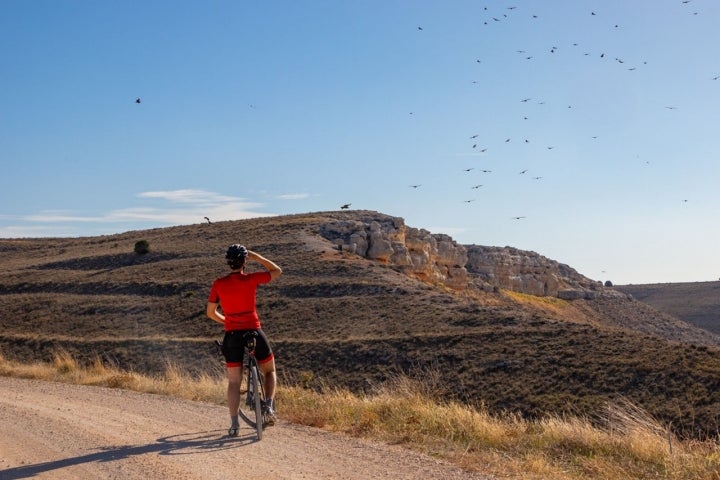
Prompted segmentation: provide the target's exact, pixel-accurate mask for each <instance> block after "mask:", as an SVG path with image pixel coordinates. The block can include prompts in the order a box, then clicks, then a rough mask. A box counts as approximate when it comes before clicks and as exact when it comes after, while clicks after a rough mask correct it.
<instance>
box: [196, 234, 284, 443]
mask: <svg viewBox="0 0 720 480" xmlns="http://www.w3.org/2000/svg"><path fill="white" fill-rule="evenodd" d="M225 259H226V260H227V263H228V266H229V267H230V269H231V270H232V271H231V272H230V273H229V274H228V275H225V276H223V277H220V278H217V279H216V280H215V281H214V282H213V284H212V288H211V289H210V295H209V297H208V304H207V311H206V313H207V316H208V317H209V318H210V319H211V320H214V321H216V322H218V323H221V324H223V325H224V327H225V337H224V339H223V355H224V357H225V362H226V369H227V378H228V389H227V402H228V409H229V410H230V419H231V422H232V423H231V426H230V429H229V430H228V435H230V436H237V434H238V430H239V428H240V423H239V419H238V410H239V408H240V385H241V383H242V366H243V365H242V362H243V353H244V347H245V345H244V342H243V335H244V333H245V332H247V331H256V332H258V337H257V344H256V347H255V357H256V358H257V360H258V364H259V365H260V370H261V371H262V375H263V385H264V387H265V397H266V403H265V406H264V408H265V412H266V415H267V419H268V424H269V425H273V424H274V423H275V419H276V417H275V404H274V401H273V398H274V395H275V383H276V381H277V377H276V375H275V358H274V355H273V352H272V349H271V347H270V343H269V342H268V339H267V337H266V336H265V334H264V333H263V331H262V328H261V325H260V318H259V317H258V314H257V310H256V309H255V299H256V292H257V287H258V285H261V284H264V283H268V282H270V281H272V280H274V279H276V278H277V277H278V276H280V274H281V273H282V269H281V268H280V267H279V266H277V265H276V264H275V263H274V262H272V261H270V260H268V259H267V258H265V257H263V256H262V255H259V254H257V253H255V252H253V251H250V250H248V249H247V248H245V247H244V246H243V245H240V244H234V245H230V247H229V248H228V249H227V252H226V253H225ZM248 260H253V261H255V262H257V263H259V264H260V265H262V266H263V267H264V268H265V271H259V272H253V273H245V263H246V262H247V261H248ZM218 306H220V307H221V309H222V313H221V312H220V311H219V310H218Z"/></svg>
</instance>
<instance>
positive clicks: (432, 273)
mask: <svg viewBox="0 0 720 480" xmlns="http://www.w3.org/2000/svg"><path fill="white" fill-rule="evenodd" d="M320 234H321V235H322V236H323V237H324V238H326V239H328V240H330V241H332V242H333V243H334V244H335V245H336V246H337V248H338V249H340V250H343V251H347V252H351V253H354V254H357V255H360V256H362V257H365V258H368V259H371V260H376V261H380V262H383V263H387V264H391V265H394V266H396V267H399V268H400V269H401V270H402V271H403V272H405V273H406V274H408V275H411V276H414V277H416V278H419V279H421V280H423V281H425V282H428V283H432V284H440V285H445V286H447V287H450V288H452V289H455V290H465V289H482V290H485V291H493V290H498V289H506V290H513V291H516V292H521V293H527V294H530V295H538V296H553V297H560V298H563V299H566V300H574V299H580V298H586V299H592V298H596V297H598V296H624V295H623V294H621V293H619V292H616V291H615V290H612V289H608V288H605V287H603V286H602V284H600V283H599V282H596V281H593V280H591V279H589V278H587V277H584V276H583V275H580V274H579V273H578V272H576V271H575V270H574V269H572V268H570V267H569V266H567V265H564V264H561V263H558V262H556V261H554V260H550V259H548V258H546V257H543V256H542V255H539V254H537V253H535V252H530V251H523V250H518V249H516V248H511V247H485V246H478V245H467V246H465V245H460V244H458V243H457V242H456V241H454V240H453V239H452V238H451V237H450V236H448V235H445V234H434V233H430V232H429V231H427V230H424V229H417V228H412V227H408V226H407V225H405V220H404V219H402V218H400V217H391V216H387V215H383V214H379V213H366V214H358V215H356V216H354V217H351V218H346V219H337V220H335V221H331V222H327V223H325V224H323V225H322V226H321V228H320Z"/></svg>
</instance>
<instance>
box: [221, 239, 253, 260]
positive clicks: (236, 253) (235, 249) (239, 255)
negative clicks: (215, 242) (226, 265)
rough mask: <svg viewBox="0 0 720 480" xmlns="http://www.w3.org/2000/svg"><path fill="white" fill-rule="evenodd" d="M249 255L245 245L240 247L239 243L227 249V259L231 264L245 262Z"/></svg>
mask: <svg viewBox="0 0 720 480" xmlns="http://www.w3.org/2000/svg"><path fill="white" fill-rule="evenodd" d="M247 255H248V250H247V248H245V247H244V246H243V245H240V244H239V243H236V244H234V245H230V246H229V247H228V249H227V252H225V258H226V259H227V260H228V261H229V262H237V261H243V260H245V257H247Z"/></svg>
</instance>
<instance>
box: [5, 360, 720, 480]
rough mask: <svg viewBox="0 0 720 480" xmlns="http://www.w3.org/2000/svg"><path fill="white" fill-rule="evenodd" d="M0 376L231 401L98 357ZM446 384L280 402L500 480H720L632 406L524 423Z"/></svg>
mask: <svg viewBox="0 0 720 480" xmlns="http://www.w3.org/2000/svg"><path fill="white" fill-rule="evenodd" d="M0 375H3V376H15V377H22V378H33V379H41V380H50V381H60V382H67V383H76V384H84V385H98V386H106V387H112V388H124V389H130V390H135V391H141V392H147V393H156V394H163V395H171V396H176V397H180V398H186V399H191V400H198V401H206V402H211V403H216V404H223V403H224V401H225V381H224V378H222V376H220V375H215V376H210V375H207V376H199V377H197V376H195V377H192V376H190V375H188V374H186V373H185V372H184V371H183V370H181V369H180V368H177V367H175V366H173V365H168V366H167V369H166V371H165V373H164V374H163V375H156V376H152V377H151V376H146V375H140V374H138V373H133V372H123V371H121V370H119V369H117V368H115V367H114V366H112V365H107V364H104V363H102V362H101V361H100V360H96V361H93V362H91V363H90V364H88V365H80V364H79V363H78V362H77V361H76V360H75V359H74V358H73V357H72V356H71V355H69V354H67V353H66V352H62V351H60V352H58V353H56V354H55V356H54V359H53V361H52V363H33V364H21V363H18V362H12V361H9V360H7V359H5V358H4V357H3V356H2V355H0ZM316 387H317V385H316ZM447 388H448V386H447V385H445V384H444V383H443V379H442V377H441V376H440V375H439V374H438V373H437V372H427V373H426V374H425V375H424V376H423V378H422V379H421V380H418V379H417V378H410V377H408V376H403V375H397V376H395V377H393V378H392V380H391V381H389V382H387V383H385V384H383V385H381V386H377V387H376V388H375V389H373V393H371V394H367V395H363V396H360V395H356V394H353V393H350V392H349V391H348V390H345V389H340V388H333V387H332V386H329V385H326V386H320V387H319V388H316V389H315V390H311V389H308V388H304V387H302V386H295V387H283V388H281V389H279V391H278V403H279V405H280V408H281V416H282V417H283V418H284V419H286V420H288V421H291V422H295V423H300V424H305V425H310V426H314V427H319V428H323V429H327V430H331V431H335V432H341V433H344V434H348V435H353V436H358V437H365V438H371V439H374V440H379V441H383V442H388V443H396V444H402V445H405V446H407V447H408V448H412V449H415V450H418V451H422V452H424V453H427V454H429V455H433V456H437V457H441V458H445V459H448V460H450V461H453V462H455V463H456V464H458V465H460V466H462V467H464V468H467V469H469V470H477V471H482V472H485V473H489V474H494V475H497V476H500V477H504V478H523V479H528V478H537V479H545V478H552V479H559V480H562V479H575V478H587V479H608V480H609V479H626V478H627V479H635V478H659V479H672V480H718V479H720V445H719V444H718V443H717V441H705V442H697V441H680V440H678V439H676V438H675V437H674V436H673V435H672V433H671V432H670V431H669V430H668V429H667V428H664V427H663V426H661V425H660V424H659V423H658V422H657V421H656V420H655V419H653V418H652V417H650V416H649V415H648V414H647V413H645V412H644V411H643V410H641V409H640V408H638V407H636V406H634V405H633V404H631V403H630V402H628V401H619V402H617V403H614V404H610V405H608V407H607V408H606V410H605V414H604V415H603V417H602V418H598V419H593V420H592V421H591V419H587V418H582V417H559V416H548V417H545V418H543V419H541V420H527V419H524V418H522V417H520V416H518V415H513V414H509V413H508V414H503V415H491V414H490V413H488V411H487V410H486V409H484V408H471V407H468V406H466V405H462V404H459V403H457V402H453V401H446V400H445V398H447V397H446V395H445V393H446V391H447Z"/></svg>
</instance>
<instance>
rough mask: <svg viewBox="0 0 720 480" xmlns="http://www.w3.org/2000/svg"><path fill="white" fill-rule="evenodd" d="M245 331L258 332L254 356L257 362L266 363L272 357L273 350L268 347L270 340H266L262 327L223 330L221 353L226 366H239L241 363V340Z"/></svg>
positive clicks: (243, 346) (242, 341)
mask: <svg viewBox="0 0 720 480" xmlns="http://www.w3.org/2000/svg"><path fill="white" fill-rule="evenodd" d="M247 332H257V333H258V335H257V340H256V342H255V358H256V359H257V361H258V363H266V362H269V361H270V360H272V359H273V351H272V348H270V342H268V339H267V337H266V336H265V333H264V332H263V331H262V329H258V330H230V331H228V332H225V337H224V338H223V344H222V353H223V356H224V357H225V363H226V364H227V366H228V367H239V366H241V365H242V362H243V354H244V350H245V341H244V340H243V336H244V335H245V334H246V333H247Z"/></svg>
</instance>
